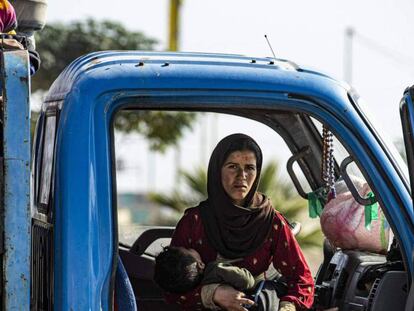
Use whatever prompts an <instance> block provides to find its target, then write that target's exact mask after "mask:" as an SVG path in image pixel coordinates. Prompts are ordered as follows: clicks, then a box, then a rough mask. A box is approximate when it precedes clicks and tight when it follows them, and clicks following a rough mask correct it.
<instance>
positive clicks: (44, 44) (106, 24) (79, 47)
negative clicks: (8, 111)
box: [32, 19, 157, 91]
mask: <svg viewBox="0 0 414 311" xmlns="http://www.w3.org/2000/svg"><path fill="white" fill-rule="evenodd" d="M156 43H157V41H156V40H155V39H152V38H148V37H146V36H145V35H144V34H143V33H141V32H135V31H129V30H127V29H126V28H125V27H124V26H122V25H121V24H119V23H117V22H112V21H95V20H93V19H87V20H83V21H76V22H72V23H70V24H62V23H50V24H48V25H46V26H45V28H44V29H43V30H42V31H41V32H40V33H38V34H36V49H37V51H38V52H39V54H40V57H41V59H42V64H41V68H40V69H39V71H38V72H37V73H36V75H34V77H33V80H32V89H33V90H34V91H36V90H47V89H49V87H50V85H51V84H52V82H53V81H54V80H55V79H56V78H57V76H58V75H59V74H60V73H61V72H62V70H63V69H64V68H65V67H66V66H67V65H68V64H70V63H71V62H72V61H73V60H75V59H76V58H78V57H79V56H81V55H84V54H87V53H90V52H94V51H100V50H151V49H153V47H154V45H155V44H156Z"/></svg>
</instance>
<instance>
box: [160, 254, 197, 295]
mask: <svg viewBox="0 0 414 311" xmlns="http://www.w3.org/2000/svg"><path fill="white" fill-rule="evenodd" d="M196 263H197V261H196V259H195V258H193V257H192V256H191V255H189V254H186V253H184V252H182V251H181V250H180V248H178V247H174V246H166V247H164V248H163V251H162V252H161V253H159V254H158V256H157V257H156V258H155V267H154V281H155V283H157V284H158V286H159V287H161V288H162V289H163V290H165V291H167V292H170V293H175V294H183V293H186V292H188V291H190V290H192V289H193V288H195V287H196V286H197V285H199V284H200V282H201V278H202V272H200V271H199V269H198V268H197V264H196Z"/></svg>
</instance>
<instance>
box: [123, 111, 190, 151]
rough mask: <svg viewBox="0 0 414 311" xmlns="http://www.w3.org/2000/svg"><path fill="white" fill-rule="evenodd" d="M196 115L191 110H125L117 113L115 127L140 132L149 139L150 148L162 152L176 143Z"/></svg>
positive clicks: (124, 130) (125, 130)
mask: <svg viewBox="0 0 414 311" xmlns="http://www.w3.org/2000/svg"><path fill="white" fill-rule="evenodd" d="M196 116H197V115H196V114H195V113H192V112H174V111H149V110H125V111H121V112H120V113H118V115H117V117H116V119H115V128H116V129H118V130H120V131H123V132H127V133H129V132H133V131H135V132H138V133H141V134H143V135H145V136H146V137H147V138H148V139H149V142H150V148H151V149H152V150H156V151H161V152H163V151H165V148H166V147H167V146H168V145H175V144H176V143H177V141H178V139H179V138H180V137H181V136H182V134H183V131H184V130H185V129H186V128H191V125H192V123H193V121H194V120H195V118H196Z"/></svg>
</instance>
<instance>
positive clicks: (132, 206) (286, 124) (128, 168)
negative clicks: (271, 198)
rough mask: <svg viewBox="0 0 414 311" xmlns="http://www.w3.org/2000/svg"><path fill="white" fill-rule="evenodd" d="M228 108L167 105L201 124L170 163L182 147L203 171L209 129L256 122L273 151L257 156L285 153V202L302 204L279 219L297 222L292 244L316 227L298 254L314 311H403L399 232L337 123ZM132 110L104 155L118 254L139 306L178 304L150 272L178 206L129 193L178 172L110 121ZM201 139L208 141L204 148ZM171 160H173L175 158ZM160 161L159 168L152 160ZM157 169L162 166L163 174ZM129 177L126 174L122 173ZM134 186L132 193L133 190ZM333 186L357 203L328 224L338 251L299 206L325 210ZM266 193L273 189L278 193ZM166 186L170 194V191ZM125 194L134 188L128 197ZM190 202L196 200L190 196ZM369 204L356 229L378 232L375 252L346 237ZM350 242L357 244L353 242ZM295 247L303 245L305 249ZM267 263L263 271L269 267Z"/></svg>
mask: <svg viewBox="0 0 414 311" xmlns="http://www.w3.org/2000/svg"><path fill="white" fill-rule="evenodd" d="M236 108H237V107H235V108H233V109H230V108H223V107H222V108H220V107H217V108H214V109H210V110H209V111H205V110H202V109H200V108H198V109H196V108H194V109H189V110H188V111H186V112H185V111H174V110H168V111H166V113H171V114H176V113H184V112H185V113H192V114H195V118H196V120H197V121H196V122H195V124H197V125H196V126H195V127H197V129H198V128H200V129H201V131H200V132H197V133H199V134H197V135H199V136H197V138H198V139H197V146H191V148H193V147H197V148H199V149H198V150H193V149H191V148H187V149H185V150H184V151H183V150H181V154H180V151H179V150H177V149H175V152H173V151H167V153H168V152H169V153H170V157H172V158H173V160H172V162H171V163H174V162H175V163H176V162H177V161H178V162H179V161H182V162H186V161H187V160H186V159H187V158H185V157H184V156H183V155H182V153H184V154H188V153H190V154H192V157H193V158H194V157H197V158H200V161H199V162H198V165H199V166H201V167H206V161H208V158H209V155H210V153H211V148H210V147H214V144H215V143H217V142H218V141H219V140H220V139H221V138H222V137H221V136H219V135H218V134H217V127H218V125H217V124H219V123H217V119H220V120H228V121H224V123H220V124H228V127H229V128H228V131H229V133H231V132H232V131H233V132H238V131H243V129H244V131H243V132H244V133H245V134H248V135H250V136H252V137H254V138H255V139H256V138H257V137H256V136H258V134H257V133H258V132H257V128H255V127H254V126H253V127H250V124H251V123H255V124H257V126H260V128H261V130H264V131H266V133H268V134H266V140H265V141H264V143H263V144H265V145H266V147H268V146H270V147H271V148H270V149H272V151H270V153H268V155H267V154H266V152H267V150H264V159H265V164H266V160H268V161H271V160H277V161H279V159H271V158H272V157H274V155H275V154H276V155H277V154H280V155H286V160H285V163H282V165H279V166H280V171H281V172H280V175H281V176H282V177H283V178H285V179H289V180H290V183H289V188H290V189H288V190H290V191H291V192H292V191H293V192H295V193H296V195H295V197H291V200H301V201H302V206H304V208H303V210H301V211H297V212H296V214H295V215H296V216H295V217H297V218H298V219H289V218H288V220H289V221H292V222H293V221H299V222H300V223H301V225H302V230H301V232H300V233H299V234H298V235H297V238H298V241H299V242H300V241H301V235H306V234H307V233H309V232H310V231H312V230H314V231H312V232H316V233H315V235H316V234H319V235H317V236H318V238H317V239H319V247H313V248H311V249H312V251H311V252H310V253H307V252H306V251H305V255H306V257H307V259H308V261H310V262H311V266H312V265H313V266H314V267H313V274H314V277H315V283H316V295H315V302H314V306H313V310H328V309H329V310H335V309H331V308H337V309H336V310H349V311H357V310H367V311H369V310H375V311H381V310H391V309H392V310H404V306H405V302H406V299H407V296H408V291H409V287H410V280H409V277H408V275H407V273H406V262H405V261H406V260H407V259H405V258H404V256H402V255H401V252H400V250H399V245H398V234H395V236H394V234H393V230H392V227H393V225H392V223H389V222H388V221H387V210H386V208H381V206H382V203H381V196H380V194H378V193H376V192H375V185H374V184H372V180H370V178H369V176H367V174H366V172H365V171H364V168H363V167H361V166H360V164H359V163H358V159H354V158H353V157H352V154H353V153H352V148H351V146H349V145H348V144H347V143H346V141H344V140H343V138H341V134H340V133H338V132H337V131H336V129H334V128H328V127H326V126H324V125H323V123H322V122H321V120H318V119H317V117H315V116H311V115H310V114H308V113H304V112H300V111H292V110H288V109H286V110H271V109H258V108H256V109H253V108H252V109H236ZM140 111H141V110H138V109H137V108H133V107H132V108H125V109H124V110H122V111H120V112H118V114H117V117H115V119H114V122H113V124H114V126H113V136H112V141H113V150H114V152H113V156H114V157H115V159H116V160H114V161H113V163H114V171H115V172H116V183H115V185H114V187H115V191H116V194H117V202H116V205H117V206H116V208H117V217H118V218H117V222H118V223H117V228H118V240H119V249H118V252H119V257H120V259H121V261H122V263H123V265H124V267H125V269H126V271H127V275H128V277H129V280H130V282H131V285H132V288H133V291H134V295H135V299H136V303H137V306H138V310H140V311H143V310H151V311H152V310H160V311H163V310H179V308H178V307H177V306H174V305H167V304H166V303H165V302H164V299H163V293H162V291H161V289H160V288H159V287H158V286H157V285H156V284H155V283H154V281H153V279H152V273H153V267H154V260H155V257H156V255H157V253H158V252H159V251H160V250H161V249H162V247H163V246H167V245H168V243H169V240H170V238H171V235H172V233H173V231H174V224H175V223H176V221H177V220H178V219H179V215H180V214H179V213H178V212H177V209H175V210H174V209H172V208H171V207H169V206H168V204H169V203H171V200H170V201H168V200H164V203H163V204H161V203H159V202H160V200H158V203H154V201H153V198H154V195H152V199H151V198H149V196H148V195H144V196H140V195H137V192H139V190H140V189H141V190H142V191H144V190H145V193H149V192H151V193H164V194H165V192H166V190H165V189H167V188H168V187H165V188H163V187H164V186H162V185H161V186H156V187H154V185H156V183H157V182H158V179H162V178H165V179H168V178H170V177H168V174H170V175H171V176H173V179H174V178H177V175H176V174H177V172H178V171H177V168H176V166H175V165H174V166H173V165H168V163H169V162H165V161H164V160H162V158H160V159H159V160H158V162H154V161H155V160H154V159H156V157H157V156H156V155H155V153H154V152H152V153H151V152H150V151H148V153H147V155H146V156H145V157H143V156H142V154H143V153H144V152H143V150H149V147H148V146H149V143H148V141H146V140H145V138H144V137H143V135H138V134H136V135H127V134H125V133H123V132H122V131H121V130H119V129H117V127H116V126H115V124H116V123H117V118H120V117H121V115H122V114H132V115H134V114H135V115H138V114H139V112H140ZM147 112H148V111H147ZM157 112H159V111H158V110H152V111H149V113H157ZM206 120H207V121H206ZM208 122H210V123H208ZM215 122H216V123H215ZM236 123H237V124H241V125H240V127H236V126H233V124H236ZM223 127H224V126H223ZM203 128H204V129H205V128H207V129H210V132H203V131H204V130H203ZM195 131H196V129H194V128H193V129H186V130H185V131H184V134H183V136H185V135H190V134H191V133H193V132H195ZM197 131H198V130H197ZM215 131H216V132H215ZM193 134H194V133H193ZM183 139H185V137H184V138H183ZM200 140H201V141H203V140H204V141H205V144H200ZM213 140H215V141H213ZM257 140H258V143H259V145H261V146H262V147H263V144H261V141H260V140H259V139H258V138H257ZM209 144H210V145H211V146H208V147H207V145H209ZM188 145H189V143H188V142H184V143H181V146H187V147H188ZM198 145H199V146H198ZM130 147H131V148H132V149H130ZM134 148H135V149H134ZM209 148H210V149H209ZM264 149H266V148H264ZM172 150H174V148H172ZM272 152H273V153H272ZM180 156H181V158H179V157H180ZM177 157H178V158H177ZM266 157H268V159H266ZM163 161H164V165H161V163H163ZM279 164H280V163H279ZM327 166H329V168H327ZM190 168H191V167H190ZM192 168H193V171H196V169H194V167H192ZM166 170H169V172H168V174H167V171H166ZM274 173H275V174H276V173H277V172H274ZM131 175H133V176H132V177H131ZM128 176H129V177H128ZM279 177H280V176H279ZM181 178H183V177H181ZM174 180H176V179H174ZM144 182H146V183H147V186H146V187H143V188H140V187H141V186H142V185H141V184H142V183H144ZM181 183H182V179H181ZM358 183H359V184H358ZM140 185H141V186H140ZM361 185H366V186H367V187H369V189H370V196H369V197H367V196H366V194H364V193H361V187H362V186H361ZM135 186H136V187H138V188H139V189H138V188H136V189H135V188H134V187H135ZM151 187H152V188H151ZM333 187H334V188H336V192H337V195H340V194H341V193H346V194H347V195H348V197H347V198H348V199H350V200H351V201H352V202H354V203H352V204H354V205H353V206H356V207H359V209H355V210H352V211H349V215H348V216H349V218H347V219H348V220H349V221H347V222H342V223H341V224H342V226H343V227H342V228H337V229H339V230H340V231H341V232H342V233H343V234H342V236H341V238H342V239H345V241H346V242H344V243H343V245H348V247H343V248H341V247H338V246H337V245H338V242H337V241H336V242H337V243H336V245H335V243H332V241H330V240H329V239H328V238H327V237H326V236H324V234H323V233H322V232H324V233H325V232H326V230H324V229H325V228H321V227H323V226H324V223H322V221H320V220H319V218H318V217H316V218H315V219H312V218H310V217H309V211H308V206H311V207H312V204H316V205H317V204H318V203H317V202H319V203H320V208H319V210H318V208H315V206H313V207H312V208H313V212H316V214H318V215H317V216H320V214H321V213H322V210H321V208H322V207H323V206H324V205H325V206H327V205H326V204H328V201H329V200H328V199H327V194H326V191H328V192H329V189H332V188H333ZM327 189H328V190H327ZM178 190H179V191H181V193H187V194H188V196H190V197H191V196H192V199H193V202H194V200H197V198H199V196H197V195H195V193H194V192H195V191H196V190H194V187H193V188H192V189H191V188H190V189H189V188H188V187H187V188H185V187H184V186H183V185H181V186H180V188H179V189H178ZM272 190H273V191H277V189H272ZM169 191H170V193H172V190H169ZM192 191H193V193H192ZM323 191H325V192H323ZM133 192H135V194H132V193H133ZM315 197H316V199H315ZM176 198H177V197H176ZM158 199H159V196H158ZM170 199H171V195H170ZM312 200H313V201H312ZM332 202H334V200H332V201H331V203H330V205H334V203H332ZM355 202H356V203H355ZM194 203H195V204H196V202H194ZM194 203H193V204H194ZM189 204H190V203H189ZM338 204H339V203H338ZM374 204H376V205H375V207H376V209H377V213H376V215H374V216H373V217H372V219H371V220H372V223H367V222H365V225H361V226H362V227H363V230H366V233H367V234H377V233H378V234H379V235H381V236H378V239H381V243H382V247H383V248H382V250H379V251H378V250H377V251H375V250H373V248H372V247H370V245H365V246H361V245H359V246H357V247H355V246H354V247H353V246H352V243H348V242H349V241H351V240H352V239H354V235H355V234H354V233H355V231H356V230H357V229H356V227H355V226H354V227H352V225H353V224H354V223H355V221H352V217H355V218H358V219H359V218H360V217H361V212H360V210H361V209H362V210H364V213H365V214H364V215H365V217H367V216H366V215H367V213H366V210H367V209H366V207H367V206H373V205H374ZM285 205H286V206H290V205H289V202H285ZM286 206H285V207H286ZM187 207H191V206H187ZM274 207H275V208H276V209H279V208H283V206H281V205H279V206H278V205H277V204H276V206H274ZM287 208H288V207H287ZM312 208H311V209H312ZM333 208H334V207H333ZM154 210H155V211H154ZM182 211H183V210H181V213H182ZM357 211H358V213H357ZM371 211H372V209H371ZM287 212H288V211H287ZM353 212H355V215H353ZM282 213H283V211H282ZM310 213H312V212H310ZM160 215H161V216H160ZM333 215H334V217H335V215H336V216H337V217H339V216H340V214H333ZM321 219H322V218H321ZM375 223H377V225H378V227H379V231H378V232H377V231H375V233H373V232H374V229H373V228H374V225H375ZM321 224H322V225H321ZM371 225H372V227H371ZM361 226H360V227H361ZM321 229H322V231H321ZM318 232H319V233H318ZM384 232H385V233H384ZM347 234H349V236H347ZM385 234H386V236H385ZM384 243H385V244H384ZM339 245H341V243H339ZM349 245H351V246H349ZM354 245H356V244H355V243H354ZM302 247H303V248H306V246H305V245H303V246H302ZM315 258H316V259H315ZM269 269H270V270H271V269H272V267H269Z"/></svg>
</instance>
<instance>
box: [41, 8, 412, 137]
mask: <svg viewBox="0 0 414 311" xmlns="http://www.w3.org/2000/svg"><path fill="white" fill-rule="evenodd" d="M115 3H116V4H115ZM168 6H169V1H168V0H118V1H116V2H114V1H112V0H88V1H85V0H71V1H62V0H53V1H49V6H48V22H56V21H63V22H68V21H72V20H77V19H82V18H86V17H93V18H97V19H111V20H115V21H118V22H121V23H122V24H124V25H125V26H126V27H127V28H128V29H131V30H137V31H142V32H143V33H144V34H146V35H147V36H150V37H153V38H156V39H157V40H159V42H160V44H159V45H158V49H160V50H165V49H166V46H167V27H168ZM413 10H414V2H413V1H411V0H364V1H360V0H347V1H337V0H329V1H328V0H313V1H309V0H302V1H300V0H289V1H274V0H273V1H272V0H256V1H247V0H208V1H202V0H183V4H182V16H181V40H180V50H183V51H197V52H222V53H235V54H244V55H250V56H256V57H260V56H271V51H270V49H269V47H268V45H267V43H266V41H265V39H264V34H267V36H268V37H269V39H270V41H271V44H272V46H273V49H274V50H275V53H276V56H277V57H280V58H285V59H289V60H292V61H294V62H296V63H298V64H302V65H306V66H311V67H313V68H316V69H318V70H321V71H323V72H326V73H328V74H330V75H332V76H333V77H336V78H339V79H342V78H343V76H344V68H343V67H344V41H345V40H344V37H345V35H344V34H345V29H346V28H347V27H352V28H353V29H354V30H355V33H356V35H355V37H354V40H353V54H352V55H353V66H352V72H353V76H352V85H353V86H354V87H355V88H356V90H357V91H358V93H359V94H360V95H361V96H362V97H363V98H364V99H365V101H366V102H367V105H368V110H369V111H370V112H371V113H373V114H375V115H377V119H378V121H379V123H380V124H386V125H387V131H388V132H389V134H390V135H391V138H392V139H395V138H397V137H399V136H401V131H400V125H399V115H398V103H399V100H400V99H401V96H402V93H403V91H404V89H405V88H406V87H407V86H409V85H412V84H414V40H413V38H414V21H413Z"/></svg>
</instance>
